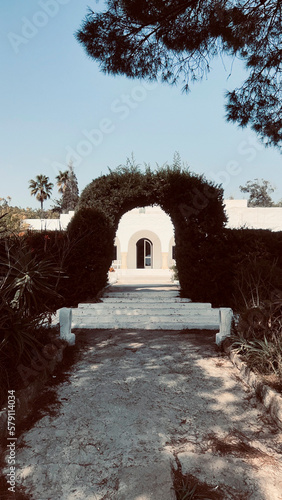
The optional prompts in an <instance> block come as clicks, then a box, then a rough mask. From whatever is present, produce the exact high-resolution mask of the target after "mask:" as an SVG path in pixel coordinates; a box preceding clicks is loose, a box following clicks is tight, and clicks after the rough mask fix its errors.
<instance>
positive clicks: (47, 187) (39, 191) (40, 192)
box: [29, 175, 53, 211]
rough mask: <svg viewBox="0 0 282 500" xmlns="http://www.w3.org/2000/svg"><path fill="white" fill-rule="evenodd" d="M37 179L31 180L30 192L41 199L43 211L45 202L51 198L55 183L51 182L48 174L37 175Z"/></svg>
mask: <svg viewBox="0 0 282 500" xmlns="http://www.w3.org/2000/svg"><path fill="white" fill-rule="evenodd" d="M35 179H36V180H33V179H31V180H30V181H29V189H30V190H31V191H30V194H31V196H36V199H37V200H38V201H40V204H41V210H42V211H43V202H44V201H45V200H47V198H50V196H51V192H52V188H53V184H52V182H49V177H47V176H46V175H37V176H36V178H35Z"/></svg>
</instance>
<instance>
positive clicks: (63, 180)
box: [56, 170, 69, 194]
mask: <svg viewBox="0 0 282 500" xmlns="http://www.w3.org/2000/svg"><path fill="white" fill-rule="evenodd" d="M56 179H57V186H58V191H59V193H61V194H64V192H65V189H66V185H67V181H68V179H69V170H65V171H64V172H62V171H61V170H59V174H58V175H57V176H56Z"/></svg>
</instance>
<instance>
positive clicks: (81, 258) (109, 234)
mask: <svg viewBox="0 0 282 500" xmlns="http://www.w3.org/2000/svg"><path fill="white" fill-rule="evenodd" d="M114 235H115V231H114V228H113V226H112V224H111V223H110V222H109V220H108V219H107V218H106V217H105V216H104V214H103V213H101V212H100V211H98V210H96V209H93V208H82V209H80V210H78V212H77V213H76V214H75V216H74V218H73V219H72V221H71V222H70V224H69V226H68V237H69V240H70V243H71V251H70V253H69V256H68V258H67V262H66V272H67V274H68V276H69V278H68V283H67V286H68V289H69V292H68V296H69V300H72V301H73V305H74V304H76V303H77V302H79V301H83V300H86V299H88V300H93V299H95V297H96V295H97V293H98V292H99V291H100V290H101V289H102V288H103V287H104V286H105V285H106V283H107V273H108V270H109V267H110V265H111V262H112V255H113V242H114Z"/></svg>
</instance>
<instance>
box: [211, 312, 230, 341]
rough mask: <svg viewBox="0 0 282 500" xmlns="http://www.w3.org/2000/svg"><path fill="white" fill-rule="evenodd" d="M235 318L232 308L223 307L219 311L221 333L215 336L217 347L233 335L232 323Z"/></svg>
mask: <svg viewBox="0 0 282 500" xmlns="http://www.w3.org/2000/svg"><path fill="white" fill-rule="evenodd" d="M232 318H233V311H232V309H230V307H221V308H220V309H219V332H218V333H217V334H216V336H215V342H216V344H217V345H219V344H221V342H222V341H223V340H224V339H225V338H226V337H230V335H231V322H232Z"/></svg>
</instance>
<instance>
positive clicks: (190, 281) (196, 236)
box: [69, 164, 228, 305]
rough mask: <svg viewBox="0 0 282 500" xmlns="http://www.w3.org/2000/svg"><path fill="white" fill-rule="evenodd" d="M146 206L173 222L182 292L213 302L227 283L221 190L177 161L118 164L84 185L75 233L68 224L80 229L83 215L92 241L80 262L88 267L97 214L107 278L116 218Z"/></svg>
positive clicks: (94, 246) (198, 299) (220, 297)
mask: <svg viewBox="0 0 282 500" xmlns="http://www.w3.org/2000/svg"><path fill="white" fill-rule="evenodd" d="M148 205H159V206H160V207H161V208H162V209H163V210H164V211H165V212H166V213H167V214H168V215H169V216H170V218H171V220H172V223H173V225H174V231H175V242H176V265H177V268H178V273H179V281H180V286H181V294H182V296H186V297H189V298H191V299H192V300H194V301H202V300H204V301H210V302H212V303H213V305H218V304H219V303H220V302H221V301H222V297H223V296H224V290H223V289H224V286H225V284H226V283H227V281H228V277H227V276H225V275H226V269H225V267H224V266H223V265H222V262H218V260H219V259H220V258H224V244H223V229H224V226H225V223H226V215H225V212H224V203H223V190H222V189H221V187H220V186H218V185H215V184H214V183H212V182H209V181H207V180H206V179H205V177H204V176H203V175H197V174H193V173H191V172H190V171H189V170H187V169H183V168H182V167H180V166H179V165H177V164H173V165H172V166H165V167H162V168H158V169H157V170H155V171H152V170H151V169H150V168H146V170H145V171H144V172H142V171H140V169H139V168H138V167H136V166H124V167H119V168H117V169H116V170H113V171H111V170H110V171H109V174H107V175H102V176H100V177H98V178H97V179H95V180H93V181H92V182H91V183H90V184H89V185H88V186H86V188H85V189H84V191H83V192H82V194H81V197H80V201H79V206H78V211H77V213H76V214H75V216H74V219H73V221H72V223H71V224H70V229H69V231H70V233H72V235H73V236H74V235H75V231H74V230H73V228H74V227H76V230H79V223H78V221H79V220H81V218H82V219H83V218H85V217H86V214H88V215H87V217H88V229H89V231H91V234H92V239H91V237H89V238H88V241H87V245H84V249H83V248H81V252H80V255H79V257H80V260H81V261H83V262H84V263H86V265H87V262H86V261H87V255H88V256H89V245H90V246H93V248H92V250H93V252H94V248H97V236H98V232H99V231H100V229H98V226H99V224H98V226H97V229H95V224H97V220H96V219H97V213H100V216H101V218H102V219H103V220H104V225H105V227H106V228H107V229H106V231H104V239H103V238H100V245H103V251H102V254H103V252H104V255H107V258H106V259H105V258H104V259H102V257H101V258H100V260H99V267H100V271H101V273H102V274H103V276H104V277H105V280H106V276H107V271H108V267H109V265H110V262H111V256H112V255H113V245H114V237H115V232H116V230H117V227H118V224H119V221H120V218H121V217H122V215H123V214H125V213H126V212H128V211H129V210H132V209H133V208H137V207H142V206H148ZM92 211H93V212H92ZM94 213H95V214H96V215H95V216H94ZM82 214H84V215H83V217H82ZM91 214H93V217H92V215H91ZM95 220H96V222H95ZM95 235H96V236H95ZM91 241H92V243H93V245H91ZM90 253H91V252H90ZM100 253H101V249H100ZM219 256H220V257H219ZM219 268H220V271H221V272H220V276H219V274H218V269H219ZM105 280H104V281H105ZM100 281H101V280H100ZM102 281H103V280H102Z"/></svg>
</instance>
